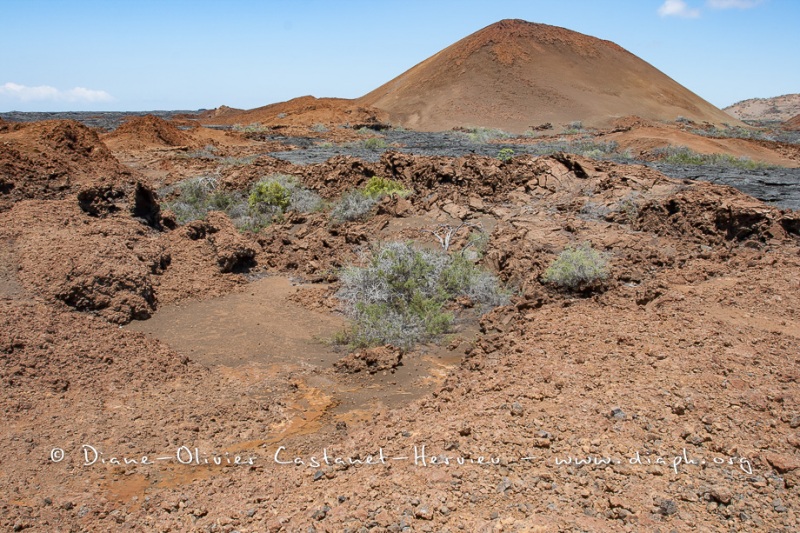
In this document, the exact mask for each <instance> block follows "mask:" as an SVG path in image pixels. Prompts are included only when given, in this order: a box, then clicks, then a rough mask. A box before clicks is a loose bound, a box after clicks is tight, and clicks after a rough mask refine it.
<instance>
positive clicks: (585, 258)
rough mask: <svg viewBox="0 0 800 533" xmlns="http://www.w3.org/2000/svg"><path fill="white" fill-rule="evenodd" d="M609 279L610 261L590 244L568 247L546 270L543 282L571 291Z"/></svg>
mask: <svg viewBox="0 0 800 533" xmlns="http://www.w3.org/2000/svg"><path fill="white" fill-rule="evenodd" d="M607 277H608V259H607V258H606V256H605V254H602V253H600V252H598V251H597V250H595V249H594V248H592V247H591V246H590V245H589V244H588V243H583V244H581V245H579V246H568V247H567V248H565V249H564V251H563V252H561V254H559V256H558V258H557V259H556V260H555V261H554V262H553V264H551V265H550V266H549V267H548V268H547V270H545V272H544V275H543V276H542V281H544V282H545V283H552V284H554V285H557V286H558V287H561V288H564V289H569V290H581V289H584V288H588V287H591V286H593V285H596V284H597V283H598V282H600V281H602V280H604V279H606V278H607Z"/></svg>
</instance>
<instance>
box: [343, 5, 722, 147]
mask: <svg viewBox="0 0 800 533" xmlns="http://www.w3.org/2000/svg"><path fill="white" fill-rule="evenodd" d="M357 102H358V103H359V104H361V105H364V106H372V107H376V108H378V109H381V110H384V111H386V112H388V113H389V116H390V121H391V122H392V123H393V124H398V125H402V126H404V127H406V128H410V129H414V130H422V131H437V130H446V129H451V128H453V127H459V126H485V127H494V128H501V129H504V130H508V131H512V132H517V133H521V132H524V131H525V130H527V129H528V128H530V127H533V126H537V125H539V124H542V123H547V122H550V123H552V124H554V125H558V124H566V123H569V122H572V121H582V122H583V124H584V125H587V126H606V125H609V124H610V123H611V122H612V121H613V120H614V119H615V118H618V117H622V116H627V115H638V116H640V117H643V118H646V119H651V120H669V121H673V120H675V119H676V118H677V117H679V116H683V117H686V118H688V119H691V120H694V121H697V122H710V123H714V124H721V123H723V122H728V123H730V122H731V117H730V115H728V114H727V113H724V112H722V111H721V110H719V109H717V108H716V107H714V106H713V105H712V104H710V103H709V102H707V101H705V100H703V99H702V98H700V97H699V96H697V95H696V94H694V93H693V92H691V91H690V90H688V89H686V88H685V87H683V86H682V85H680V84H679V83H677V82H676V81H674V80H673V79H671V78H669V77H668V76H667V75H665V74H664V73H662V72H661V71H659V70H658V69H656V68H655V67H653V66H652V65H650V64H649V63H647V62H645V61H643V60H642V59H639V58H638V57H636V56H635V55H633V54H631V53H630V52H628V51H626V50H625V49H623V48H622V47H620V46H618V45H616V44H614V43H612V42H610V41H605V40H602V39H598V38H595V37H591V36H588V35H584V34H581V33H578V32H574V31H571V30H567V29H564V28H560V27H556V26H549V25H546V24H536V23H531V22H526V21H524V20H502V21H500V22H497V23H495V24H492V25H490V26H487V27H486V28H484V29H482V30H479V31H477V32H475V33H473V34H472V35H469V36H468V37H465V38H464V39H462V40H460V41H458V42H456V43H455V44H453V45H451V46H449V47H448V48H445V49H444V50H442V51H440V52H439V53H437V54H435V55H433V56H431V57H430V58H428V59H426V60H425V61H423V62H421V63H419V64H418V65H416V66H414V67H412V68H411V69H409V70H407V71H406V72H404V73H403V74H401V75H400V76H398V77H396V78H394V79H393V80H391V81H389V82H388V83H386V84H384V85H382V86H380V87H378V88H377V89H375V90H374V91H372V92H370V93H368V94H366V95H364V96H362V97H361V98H359V99H358V100H357ZM734 120H735V119H734Z"/></svg>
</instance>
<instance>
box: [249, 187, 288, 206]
mask: <svg viewBox="0 0 800 533" xmlns="http://www.w3.org/2000/svg"><path fill="white" fill-rule="evenodd" d="M290 202H291V194H290V193H289V191H288V189H287V188H286V187H284V186H283V185H282V184H280V183H278V182H277V181H275V180H267V181H260V182H258V183H256V184H255V186H254V187H253V192H251V193H250V197H249V198H248V203H249V204H250V209H253V210H259V211H262V212H275V213H283V212H284V211H285V210H286V208H288V207H289V203H290Z"/></svg>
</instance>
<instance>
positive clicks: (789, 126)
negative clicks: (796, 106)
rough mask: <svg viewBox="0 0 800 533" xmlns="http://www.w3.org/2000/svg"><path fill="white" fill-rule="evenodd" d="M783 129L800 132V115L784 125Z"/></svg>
mask: <svg viewBox="0 0 800 533" xmlns="http://www.w3.org/2000/svg"><path fill="white" fill-rule="evenodd" d="M783 129H785V130H791V131H800V115H797V116H796V117H794V118H790V119H789V120H787V121H786V122H785V123H784V124H783Z"/></svg>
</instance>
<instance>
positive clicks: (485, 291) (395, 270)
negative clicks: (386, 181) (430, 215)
mask: <svg viewBox="0 0 800 533" xmlns="http://www.w3.org/2000/svg"><path fill="white" fill-rule="evenodd" d="M340 279H341V282H342V288H341V289H340V290H339V292H338V293H337V297H338V298H339V299H340V300H341V301H342V302H343V303H344V304H345V307H346V309H345V310H346V312H347V314H348V315H349V316H350V318H352V319H353V322H354V325H353V328H352V330H351V331H350V332H348V334H347V335H346V337H347V340H348V341H349V342H350V344H351V345H353V346H355V347H364V346H374V345H381V344H393V345H395V346H399V347H402V348H410V347H411V346H413V345H414V344H416V343H417V342H420V341H425V340H430V339H432V338H434V337H436V336H437V335H440V334H442V333H445V332H447V331H448V329H449V328H450V326H451V325H452V323H453V320H454V316H453V315H452V313H450V312H448V311H447V310H446V308H445V307H446V305H447V304H448V303H449V302H450V301H452V300H454V299H455V298H456V297H458V296H467V297H469V298H470V299H472V300H473V301H474V302H476V303H478V304H480V305H482V306H484V307H488V306H495V305H502V304H504V303H506V302H507V301H508V294H507V293H506V292H504V291H503V290H502V289H501V288H500V287H499V284H498V282H497V279H496V278H495V277H494V276H492V275H491V274H489V273H487V272H484V271H482V270H480V269H479V268H477V267H476V266H475V265H474V264H472V263H470V262H469V261H467V260H466V259H465V258H463V257H462V256H461V255H460V254H454V255H449V254H446V253H444V252H432V251H429V250H422V249H416V248H414V247H412V246H411V244H409V243H400V242H395V243H389V244H386V245H383V246H381V247H379V248H376V249H374V250H373V252H372V256H371V257H370V259H369V261H368V262H367V265H366V266H364V267H349V268H346V269H345V270H343V271H342V273H341V275H340Z"/></svg>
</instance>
